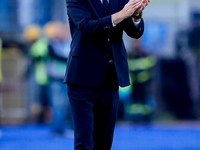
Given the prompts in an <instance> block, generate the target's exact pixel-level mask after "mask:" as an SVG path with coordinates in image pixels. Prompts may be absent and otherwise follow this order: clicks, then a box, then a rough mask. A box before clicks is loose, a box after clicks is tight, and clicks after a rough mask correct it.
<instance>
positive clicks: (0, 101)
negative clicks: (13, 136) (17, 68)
mask: <svg viewBox="0 0 200 150" xmlns="http://www.w3.org/2000/svg"><path fill="white" fill-rule="evenodd" d="M1 59H2V40H1V38H0V114H1V113H2V107H3V106H2V93H1V92H2V91H1V90H2V89H1V81H2V78H3V75H2V71H1ZM0 117H1V115H0ZM0 119H1V118H0ZM0 124H1V120H0ZM0 137H1V130H0Z"/></svg>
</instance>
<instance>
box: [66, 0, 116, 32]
mask: <svg viewBox="0 0 200 150" xmlns="http://www.w3.org/2000/svg"><path fill="white" fill-rule="evenodd" d="M66 2H67V13H68V16H69V22H70V21H72V22H73V23H74V24H75V26H76V27H77V28H79V29H80V31H81V32H82V34H84V35H85V34H86V35H93V34H95V35H96V34H102V33H105V32H104V31H105V30H108V29H110V28H112V21H111V16H106V17H102V18H99V19H95V20H94V19H92V16H91V12H90V10H89V8H88V7H87V5H86V3H85V1H84V0H66Z"/></svg>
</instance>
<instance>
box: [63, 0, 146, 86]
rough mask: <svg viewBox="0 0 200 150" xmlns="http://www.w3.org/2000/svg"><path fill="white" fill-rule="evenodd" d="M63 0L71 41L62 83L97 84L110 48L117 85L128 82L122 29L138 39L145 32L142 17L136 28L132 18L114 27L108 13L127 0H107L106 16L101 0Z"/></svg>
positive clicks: (100, 81) (106, 62)
mask: <svg viewBox="0 0 200 150" xmlns="http://www.w3.org/2000/svg"><path fill="white" fill-rule="evenodd" d="M66 2H67V14H68V19H69V26H70V32H71V36H72V42H71V46H70V48H71V51H70V54H69V59H68V63H67V69H66V74H65V77H64V83H70V84H75V85H81V86H88V87H97V86H100V85H101V84H102V83H103V81H104V78H105V74H106V70H107V66H108V62H109V56H110V54H111V50H112V54H113V60H114V64H115V68H116V73H117V77H118V83H119V85H120V86H121V87H124V86H127V85H130V81H129V70H128V63H127V52H126V49H125V46H124V42H123V39H122V38H123V31H125V32H126V33H127V35H129V36H130V37H132V38H140V37H141V36H142V34H143V31H144V22H143V19H142V20H141V22H140V24H139V27H138V28H136V27H135V25H134V23H133V21H132V18H131V17H129V18H127V19H125V20H124V21H122V22H121V23H119V24H117V26H115V27H113V25H112V21H111V15H112V14H114V13H116V12H118V11H120V10H121V9H122V8H123V7H124V5H125V4H126V3H127V2H128V0H109V14H108V15H107V13H106V11H105V10H104V7H103V5H102V4H101V1H100V0H66ZM109 43H111V47H112V48H110V45H109Z"/></svg>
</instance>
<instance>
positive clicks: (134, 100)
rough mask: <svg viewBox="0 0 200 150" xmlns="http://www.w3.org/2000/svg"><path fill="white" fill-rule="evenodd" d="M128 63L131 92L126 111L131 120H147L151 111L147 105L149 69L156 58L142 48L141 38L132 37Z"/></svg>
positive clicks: (149, 81)
mask: <svg viewBox="0 0 200 150" xmlns="http://www.w3.org/2000/svg"><path fill="white" fill-rule="evenodd" d="M128 64H129V70H130V77H131V82H132V83H131V86H132V92H131V93H132V94H131V100H130V101H129V104H128V106H127V107H126V113H127V114H128V115H129V116H130V117H131V119H132V120H133V121H136V122H149V121H150V115H151V113H152V109H151V106H150V105H149V104H150V103H149V100H150V99H149V98H150V97H151V95H150V94H151V93H150V89H151V88H150V85H151V84H150V83H151V69H152V68H153V67H154V66H155V64H156V58H155V57H153V56H152V55H149V54H148V53H147V52H145V51H144V50H143V49H142V45H141V40H137V39H136V40H135V39H133V41H132V49H131V50H130V51H129V53H128Z"/></svg>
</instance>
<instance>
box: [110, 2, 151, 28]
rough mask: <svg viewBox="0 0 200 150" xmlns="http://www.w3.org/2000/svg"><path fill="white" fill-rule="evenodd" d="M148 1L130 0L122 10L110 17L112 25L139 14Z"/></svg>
mask: <svg viewBox="0 0 200 150" xmlns="http://www.w3.org/2000/svg"><path fill="white" fill-rule="evenodd" d="M149 2H150V0H130V1H129V2H128V3H127V4H126V5H125V6H124V8H123V9H122V10H121V11H119V12H117V13H115V14H113V15H112V21H113V24H115V25H117V24H118V23H120V22H121V21H123V20H124V19H126V18H128V17H130V16H132V15H133V14H134V15H137V14H139V13H140V12H142V11H143V10H144V8H145V7H146V6H147V5H148V3H149Z"/></svg>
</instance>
